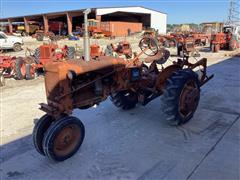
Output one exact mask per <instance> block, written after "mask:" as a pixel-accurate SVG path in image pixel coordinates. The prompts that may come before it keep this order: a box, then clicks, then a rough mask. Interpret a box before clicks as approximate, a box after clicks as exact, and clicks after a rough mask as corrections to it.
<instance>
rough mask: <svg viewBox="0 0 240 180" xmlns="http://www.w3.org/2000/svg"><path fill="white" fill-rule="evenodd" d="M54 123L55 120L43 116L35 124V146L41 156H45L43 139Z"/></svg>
mask: <svg viewBox="0 0 240 180" xmlns="http://www.w3.org/2000/svg"><path fill="white" fill-rule="evenodd" d="M52 122H53V118H52V117H51V116H49V115H47V114H45V115H44V116H42V117H41V118H40V119H39V120H38V121H37V122H36V124H35V126H34V129H33V133H32V134H33V144H34V146H35V148H36V150H37V152H39V153H40V154H41V155H43V156H45V154H44V151H43V146H42V142H43V137H44V134H45V132H46V131H47V129H48V128H49V126H50V125H51V123H52Z"/></svg>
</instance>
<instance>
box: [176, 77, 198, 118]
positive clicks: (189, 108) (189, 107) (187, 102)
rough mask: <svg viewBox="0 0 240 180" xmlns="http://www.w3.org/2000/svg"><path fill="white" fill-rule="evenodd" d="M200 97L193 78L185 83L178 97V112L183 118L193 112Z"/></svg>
mask: <svg viewBox="0 0 240 180" xmlns="http://www.w3.org/2000/svg"><path fill="white" fill-rule="evenodd" d="M199 98H200V91H199V88H198V86H197V84H196V82H195V81H194V80H189V81H187V82H186V83H185V85H184V87H183V89H182V92H181V94H180V99H179V113H180V115H181V116H182V117H183V118H187V117H189V116H190V115H191V114H193V113H194V112H195V110H196V109H197V106H198V101H199Z"/></svg>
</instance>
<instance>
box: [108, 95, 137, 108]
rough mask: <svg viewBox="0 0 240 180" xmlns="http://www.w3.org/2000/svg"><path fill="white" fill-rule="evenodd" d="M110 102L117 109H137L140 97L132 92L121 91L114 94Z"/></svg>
mask: <svg viewBox="0 0 240 180" xmlns="http://www.w3.org/2000/svg"><path fill="white" fill-rule="evenodd" d="M110 100H111V101H112V102H113V104H114V105H115V106H116V107H118V108H122V109H124V110H129V109H133V108H135V106H136V104H137V103H138V95H137V93H135V92H133V91H131V90H126V91H119V92H117V93H114V94H112V95H111V96H110Z"/></svg>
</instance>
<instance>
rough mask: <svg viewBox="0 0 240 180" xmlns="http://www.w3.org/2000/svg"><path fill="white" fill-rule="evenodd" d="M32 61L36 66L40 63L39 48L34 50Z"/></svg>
mask: <svg viewBox="0 0 240 180" xmlns="http://www.w3.org/2000/svg"><path fill="white" fill-rule="evenodd" d="M33 57H34V61H35V63H36V64H39V63H40V48H36V49H35V51H34V54H33Z"/></svg>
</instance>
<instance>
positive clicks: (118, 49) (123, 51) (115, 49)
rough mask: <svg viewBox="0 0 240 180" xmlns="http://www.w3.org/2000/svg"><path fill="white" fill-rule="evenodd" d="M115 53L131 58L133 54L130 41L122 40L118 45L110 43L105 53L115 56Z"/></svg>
mask: <svg viewBox="0 0 240 180" xmlns="http://www.w3.org/2000/svg"><path fill="white" fill-rule="evenodd" d="M114 53H116V54H117V56H122V55H124V56H125V58H126V59H131V58H132V55H133V52H132V47H131V45H130V43H129V42H128V41H121V42H119V43H118V44H116V45H114V44H110V45H108V46H107V48H106V50H105V55H106V56H114Z"/></svg>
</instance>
